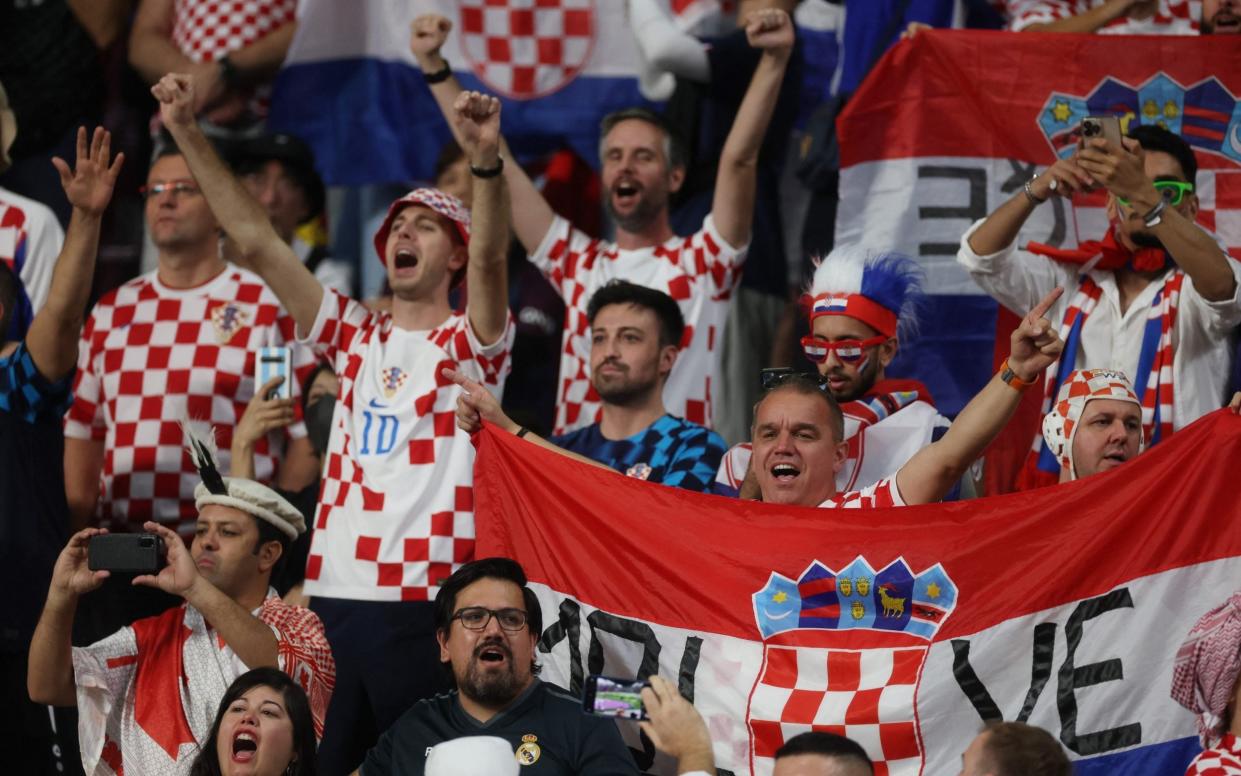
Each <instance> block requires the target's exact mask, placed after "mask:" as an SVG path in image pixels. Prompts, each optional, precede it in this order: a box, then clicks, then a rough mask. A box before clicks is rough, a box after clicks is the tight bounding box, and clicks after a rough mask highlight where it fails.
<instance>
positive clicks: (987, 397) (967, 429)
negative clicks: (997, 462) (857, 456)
mask: <svg viewBox="0 0 1241 776" xmlns="http://www.w3.org/2000/svg"><path fill="white" fill-rule="evenodd" d="M1061 293H1062V289H1059V288H1057V289H1055V290H1054V291H1052V292H1051V293H1050V294H1048V295H1047V296H1045V297H1044V298H1043V300H1042V301H1040V302H1039V303H1038V305H1037V306H1036V307H1035V308H1034V309H1033V310H1031V311H1030V313H1029V314H1028V315H1026V316H1025V318H1023V319H1022V321H1021V325H1020V326H1018V327H1017V328H1016V329H1015V330H1014V331H1013V334H1012V338H1011V348H1012V349H1011V350H1010V351H1009V356H1008V360H1007V361H1006V362H1005V365H1004V369H1002V370H1001V371H1000V373H999V374H997V375H996V376H995V377H994V378H992V380H991V381H990V382H989V383H987V385H986V386H984V387H983V389H982V390H981V391H980V392H979V393H978V395H977V396H975V397H974V398H973V399H972V400H970V403H969V404H967V405H965V409H963V410H961V414H960V415H958V416H957V419H956V420H955V421H953V423H952V426H951V427H950V428H949V429H948V431H947V432H946V433H945V434H944V436H943V437H941V438H940V439H939V441H937V442H933V443H932V444H930V445H928V446H926V447H924V448H923V449H922V450H920V451H919V452H917V453H916V454H915V455H914V456H913V457H912V458H910V459H909V460H908V461H907V462H906V463H905V465H904V466H902V467H901V468H900V469H899V470H897V472H896V474H894V475H892V476H891V477H886V478H884V479H882V480H880V481H879V482H877V483H875V484H873V485H870V486H868V487H865V488H863V489H861V490H856V491H849V492H846V493H837V492H836V476H835V475H836V472H837V471H838V470H839V469H840V467H841V466H842V465H843V464H844V461H845V458H846V457H847V455H848V443H846V442H845V441H843V435H844V419H843V417H842V416H841V414H840V408H839V407H838V406H836V401H835V399H833V398H832V396H831V393H829V392H828V390H827V386H826V384H825V380H824V378H822V377H821V376H820V375H817V374H814V375H808V374H801V373H789V374H787V375H785V376H784V377H783V379H780V380H779V381H778V382H776V383H775V384H774V385H772V386H771V387H770V388H768V390H767V391H766V393H764V394H763V397H762V398H761V399H759V402H758V404H757V405H756V406H755V408H754V426H753V431H752V439H751V444H752V445H753V447H754V453H753V456H752V457H751V459H750V471H749V473H748V475H747V478H746V480H747V481H746V483H745V484H744V485H743V486H742V492H741V496H742V498H745V497H747V496H750V497H753V496H754V495H758V496H759V497H761V498H762V500H763V501H765V502H769V503H775V504H792V505H797V506H816V505H817V506H819V507H825V508H846V509H874V508H882V507H897V506H905V505H915V504H928V503H931V502H935V501H939V500H940V499H941V498H943V497H944V494H945V493H947V492H948V490H949V489H950V488H952V486H953V484H954V483H956V482H957V480H959V479H961V476H962V475H963V474H964V473H965V470H966V469H967V468H969V466H970V464H972V463H973V462H974V460H975V459H976V458H977V457H978V456H979V455H981V454H982V452H983V450H984V449H986V447H987V445H989V444H990V443H991V441H992V440H993V439H995V437H996V435H997V434H999V433H1000V431H1001V430H1002V429H1003V428H1004V426H1005V424H1006V423H1008V419H1009V418H1010V417H1011V416H1012V414H1013V412H1014V411H1015V410H1016V409H1017V405H1018V404H1020V403H1021V396H1022V393H1023V392H1024V390H1025V389H1026V388H1029V387H1030V386H1031V385H1033V384H1034V383H1035V382H1036V381H1037V380H1038V378H1039V376H1040V375H1041V374H1042V373H1043V370H1044V369H1046V368H1047V367H1048V366H1050V365H1051V364H1052V363H1054V362H1055V360H1056V358H1057V357H1058V356H1059V355H1060V351H1061V350H1062V349H1063V347H1064V343H1063V342H1062V341H1061V340H1060V335H1059V333H1058V332H1057V331H1056V329H1055V327H1054V326H1052V325H1051V323H1050V322H1049V321H1048V320H1047V319H1046V318H1044V317H1043V316H1044V313H1046V312H1047V310H1048V309H1049V308H1050V307H1051V305H1052V304H1053V303H1054V302H1055V301H1056V299H1058V298H1059V297H1060V294H1061Z"/></svg>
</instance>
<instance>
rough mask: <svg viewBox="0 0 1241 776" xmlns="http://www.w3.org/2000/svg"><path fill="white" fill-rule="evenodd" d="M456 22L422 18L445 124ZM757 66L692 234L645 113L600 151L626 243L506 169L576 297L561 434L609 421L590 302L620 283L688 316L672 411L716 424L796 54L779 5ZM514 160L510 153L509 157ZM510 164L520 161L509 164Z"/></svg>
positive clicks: (568, 299) (520, 219)
mask: <svg viewBox="0 0 1241 776" xmlns="http://www.w3.org/2000/svg"><path fill="white" fill-rule="evenodd" d="M451 28H452V23H451V22H449V21H448V19H446V18H444V17H442V16H434V15H428V16H420V17H418V18H417V19H415V20H414V24H413V37H412V40H411V49H412V50H413V53H414V55H415V57H417V59H418V64H419V66H420V67H421V68H422V71H423V73H424V76H425V79H426V81H427V83H428V85H429V87H430V89H431V93H432V94H433V95H434V96H435V99H436V102H437V103H438V104H439V106H440V109H441V111H442V112H444V114H445V115H446V116H448V115H451V114H450V110H449V109H450V108H451V106H452V103H453V100H454V99H455V98H456V95H457V94H458V93H459V92H460V91H461V87H460V85H459V84H458V83H457V81H456V79H454V78H453V77H452V69H451V68H450V67H449V64H448V62H447V61H445V60H444V58H443V57H442V56H441V55H440V48H441V47H442V46H443V44H444V41H445V40H446V38H447V37H448V32H449V30H450V29H451ZM745 30H746V37H747V40H748V41H749V44H750V46H752V47H754V48H756V49H760V50H761V52H762V53H761V55H760V56H759V61H758V65H757V67H756V68H755V70H754V75H753V77H752V78H751V79H750V81H749V88H748V89H747V90H746V93H745V97H744V98H743V99H742V101H741V105H740V108H739V109H738V110H737V114H736V118H735V119H734V120H733V123H732V128H731V130H730V131H729V133H728V138H727V140H725V142H724V146H723V150H722V151H721V152H720V155H719V159H718V172H717V175H716V183H715V193H714V196H713V199H712V207H711V213H710V215H708V216H707V217H706V219H705V220H704V221H703V224H702V228H701V229H699V230H698V231H697V232H695V233H694V234H691V235H689V236H679V235H677V234H676V233H675V232H673V230H672V227H671V225H670V222H669V212H668V200H669V197H670V196H671V195H672V194H673V193H675V192H676V191H678V190H679V189H680V187H681V185H682V183H683V182H684V180H685V158H684V151H683V150H682V147H681V144H680V143H679V142H678V141H677V138H676V137H675V136H674V134H673V132H672V131H671V129H670V127H669V126H668V124H667V122H666V121H665V120H664V119H663V117H662V116H660V115H658V114H655V113H652V112H651V111H649V110H645V109H642V108H630V109H627V110H622V111H618V112H616V113H613V114H611V115H609V116H607V117H606V118H604V120H603V124H602V127H601V130H602V140H601V142H600V146H599V151H600V157H601V162H602V182H603V192H604V202H605V205H606V207H607V210H608V213H609V215H610V216H611V219H612V221H613V223H614V224H615V226H616V233H615V242H608V241H604V240H595V239H592V238H590V237H589V236H588V235H586V234H585V233H583V232H581V231H580V230H578V229H575V228H574V227H573V225H572V224H571V223H569V221H568V220H566V219H564V218H561V217H560V216H558V215H557V214H556V213H555V212H554V211H553V210H552V209H551V207H550V206H549V205H548V203H547V201H546V200H545V199H544V198H543V197H542V196H541V195H540V194H539V192H538V191H537V190H536V189H535V188H534V185H533V184H532V183H531V181H530V178H529V177H528V176H527V175H526V174H525V173H524V172H523V171H522V170H521V167H520V166H518V165H517V164H506V165H505V167H504V175H505V177H506V178H507V180H508V184H509V188H510V190H511V191H512V200H511V203H512V215H513V228H514V231H515V232H516V233H517V237H518V239H519V240H520V241H521V243H522V245H523V246H524V247H525V248H526V250H527V251H529V253H530V260H531V261H532V262H533V263H534V264H535V265H536V266H538V268H539V269H540V270H541V271H542V272H543V274H544V275H545V276H547V278H548V280H549V281H550V282H551V283H552V285H553V286H555V287H556V290H557V291H558V292H559V293H560V295H561V297H562V298H563V299H564V300H565V305H566V312H565V322H564V323H565V326H564V329H565V330H564V341H563V348H562V351H561V352H562V355H561V359H560V381H559V389H558V390H559V393H558V395H557V398H556V422H555V426H554V432H555V433H557V434H565V433H568V432H569V431H573V430H576V429H579V428H583V427H585V426H589V425H590V424H592V423H596V422H598V421H599V420H600V419H601V418H602V413H603V401H602V399H601V397H600V396H599V395H598V394H597V393H596V392H595V389H594V388H593V387H592V385H591V381H590V354H591V334H590V324H589V319H588V316H587V311H586V304H587V302H588V300H589V299H590V298H591V297H592V296H593V295H594V292H595V291H596V290H598V289H599V288H600V287H601V286H603V285H604V284H605V283H607V282H608V281H609V280H612V279H614V278H620V279H622V280H628V281H629V282H631V283H636V284H638V285H642V286H647V287H648V288H654V289H658V290H659V291H662V292H664V293H666V294H668V295H669V296H671V297H672V298H673V299H675V300H676V302H677V304H678V305H679V306H680V308H681V313H682V315H683V317H684V319H685V333H686V341H685V342H683V343H681V344H682V346H683V347H682V351H681V355H680V358H678V359H677V363H676V367H675V368H674V369H673V370H672V373H671V374H670V375H669V377H668V382H667V384H666V385H665V387H664V404H665V405H666V406H667V409H668V411H669V412H670V413H672V414H673V415H676V416H678V417H682V418H685V419H686V420H689V421H691V422H693V423H700V424H702V425H705V426H708V427H710V426H711V425H712V404H711V397H712V395H713V393H715V392H718V389H716V390H715V391H713V386H718V385H720V380H721V378H720V374H721V370H720V350H719V346H718V345H719V342H720V341H721V339H722V336H721V335H722V334H723V327H724V322H725V320H726V319H727V318H728V307H729V304H730V303H731V300H732V294H733V290H734V288H735V286H736V284H737V281H738V280H739V278H740V274H741V265H742V263H743V262H744V260H745V255H746V249H747V244H748V243H749V241H750V233H751V224H752V221H753V217H754V197H755V194H754V192H755V180H756V177H757V169H758V156H759V148H760V146H761V145H762V141H763V136H764V135H765V134H766V131H767V126H768V125H769V124H770V122H771V116H772V114H773V112H774V111H775V107H776V102H777V98H778V97H779V94H780V84H781V83H782V81H783V78H784V71H785V68H786V67H787V65H788V62H789V58H790V56H791V54H792V50H793V42H794V34H793V23H792V21H791V20H790V19H789V17H788V14H786V13H785V12H784V11H782V10H779V9H774V8H768V9H763V10H759V11H755V12H753V13H751V14H750V15H749V16H748V17H747V19H746V25H745ZM504 155H505V156H510V154H509V153H508V150H507V149H505V150H504ZM510 158H511V156H510Z"/></svg>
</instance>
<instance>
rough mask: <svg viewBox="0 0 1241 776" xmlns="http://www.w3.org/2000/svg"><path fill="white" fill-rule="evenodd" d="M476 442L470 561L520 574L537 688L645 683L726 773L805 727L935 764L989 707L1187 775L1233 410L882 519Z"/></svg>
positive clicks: (1103, 763) (1140, 764)
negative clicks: (1190, 644)
mask: <svg viewBox="0 0 1241 776" xmlns="http://www.w3.org/2000/svg"><path fill="white" fill-rule="evenodd" d="M477 444H478V458H477V461H476V471H475V499H476V501H475V503H476V509H477V512H476V514H477V516H478V524H477V529H478V553H479V554H480V555H483V556H488V555H505V556H509V557H513V558H515V559H517V560H518V561H520V562H521V563H522V565H523V566H524V567H525V569H526V572H527V574H528V576H529V578H530V581H531V587H532V588H533V589H534V591H535V593H536V594H537V596H538V598H539V602H540V606H541V607H542V609H543V611H544V613H545V616H546V617H547V619H548V626H547V629H546V630H545V632H544V633H543V634H541V640H540V649H539V655H540V662H541V663H543V666H544V671H543V674H542V676H543V677H544V678H545V679H546V680H547V681H549V682H552V683H554V684H558V685H561V686H563V687H566V688H570V689H571V690H574V691H580V687H581V683H582V678H583V676H584V674H585V673H586V672H587V671H594V670H600V671H602V672H604V673H607V674H611V675H620V676H636V675H640V674H642V673H645V672H650V671H651V670H653V669H656V670H658V672H659V673H660V674H661V675H662V676H664V677H666V678H669V679H671V680H675V681H677V682H678V684H679V686H680V687H682V688H683V690H689V692H687V693H686V694H687V695H690V694H692V697H693V700H694V704H695V706H696V707H697V708H698V710H699V711H700V712H701V713H702V714H703V716H704V717H705V718H706V720H707V724H708V727H709V729H710V730H711V733H712V737H713V739H714V741H715V744H716V749H715V752H716V764H717V766H718V767H719V768H721V769H722V770H726V771H730V772H732V773H735V774H751V775H762V774H770V772H771V769H772V758H771V755H772V754H773V753H774V750H775V748H776V747H778V746H779V744H780V742H782V741H784V740H787V739H788V738H789V737H791V736H793V735H796V734H797V733H799V732H801V731H803V730H815V729H817V730H828V731H832V732H840V733H843V734H844V735H848V736H850V737H853V738H854V739H855V740H858V741H859V742H861V743H862V744H863V746H865V747H866V749H867V751H868V752H869V753H870V755H871V757H872V758H874V759H875V760H876V762H877V763H878V764H879V766H880V767H879V768H878V769H877V772H882V773H887V774H893V775H897V776H915V775H917V774H938V773H951V772H955V770H956V769H957V768H958V767H959V762H960V759H959V758H960V755H961V750H962V748H963V747H964V745H965V743H967V742H968V741H969V740H971V739H972V738H973V736H974V735H975V734H976V733H977V731H978V729H979V727H980V723H981V722H982V721H983V720H984V719H987V720H990V719H996V718H999V717H1001V716H1003V717H1006V718H1009V719H1025V720H1026V721H1028V722H1030V723H1031V724H1034V725H1038V726H1039V727H1042V728H1044V729H1046V730H1050V731H1052V732H1053V733H1055V734H1056V735H1057V737H1058V738H1059V739H1060V740H1061V741H1062V742H1063V743H1064V744H1065V746H1066V749H1067V750H1068V751H1069V752H1070V756H1071V757H1072V758H1073V759H1074V760H1075V764H1074V767H1075V772H1076V773H1078V774H1085V776H1100V775H1102V774H1108V775H1109V776H1112V775H1114V774H1118V775H1119V776H1130V775H1132V776H1136V775H1137V774H1143V775H1146V774H1155V776H1180V774H1182V773H1184V769H1185V766H1186V764H1187V763H1188V761H1189V760H1190V759H1191V758H1192V757H1193V754H1194V750H1195V748H1196V747H1197V738H1196V735H1195V726H1194V720H1193V716H1192V715H1191V714H1190V713H1189V712H1187V711H1185V710H1184V709H1182V708H1181V707H1180V706H1178V705H1177V704H1176V703H1174V702H1173V701H1172V699H1171V698H1170V697H1169V693H1168V687H1169V682H1170V677H1171V670H1172V661H1173V656H1174V655H1175V652H1176V648H1177V646H1179V644H1180V642H1181V640H1182V639H1183V638H1184V635H1185V633H1187V632H1188V630H1189V628H1190V626H1191V625H1192V624H1193V623H1194V621H1195V620H1196V619H1197V618H1198V617H1199V616H1200V615H1201V614H1202V613H1203V612H1204V611H1206V610H1207V609H1209V608H1211V607H1212V606H1214V605H1215V604H1216V603H1217V602H1218V601H1217V599H1218V598H1222V597H1223V596H1224V595H1226V594H1227V591H1229V590H1231V589H1233V588H1234V587H1235V586H1236V585H1237V580H1238V579H1241V532H1236V531H1221V530H1219V526H1220V525H1221V524H1231V522H1232V521H1235V520H1238V519H1241V506H1239V505H1238V503H1237V501H1236V499H1235V497H1234V489H1233V488H1232V487H1231V479H1232V477H1233V474H1232V472H1231V464H1230V461H1233V460H1236V459H1237V457H1238V456H1241V418H1238V417H1236V416H1234V415H1230V414H1227V413H1225V412H1219V413H1215V414H1213V415H1210V416H1207V417H1206V418H1203V419H1202V420H1200V421H1199V422H1198V423H1195V424H1193V425H1191V426H1189V427H1187V428H1186V429H1184V430H1182V431H1180V432H1178V433H1177V434H1176V435H1174V436H1173V437H1172V438H1171V439H1169V440H1168V441H1167V442H1166V443H1164V444H1161V445H1159V446H1158V447H1155V448H1152V449H1151V450H1149V451H1147V452H1145V453H1143V454H1142V455H1141V456H1139V457H1138V458H1136V459H1134V460H1133V461H1130V462H1129V463H1127V464H1125V465H1124V466H1122V467H1119V468H1118V469H1116V470H1114V471H1111V472H1105V473H1103V474H1100V475H1096V476H1095V477H1091V478H1088V479H1085V480H1081V481H1078V482H1073V483H1067V484H1065V485H1061V486H1056V487H1052V488H1043V489H1040V490H1036V491H1031V492H1028V493H1024V494H1021V495H1018V496H1001V497H995V498H987V499H978V500H975V501H967V502H960V503H955V504H946V505H928V506H922V507H905V508H897V509H875V510H853V509H850V510H818V509H806V508H797V507H781V506H777V505H770V504H761V503H757V502H743V501H737V500H731V499H724V498H720V497H715V496H706V495H702V494H696V493H690V492H685V491H680V490H677V489H672V488H665V487H662V486H659V485H654V484H651V483H646V482H640V481H635V480H633V479H632V478H627V477H624V476H622V475H620V474H618V473H615V472H610V471H604V470H601V469H595V468H592V467H588V466H584V465H582V464H578V463H576V462H574V461H571V460H568V459H565V458H563V457H561V456H558V455H556V454H554V453H552V452H549V451H544V450H542V449H540V448H538V447H536V446H533V445H530V444H529V443H527V442H525V441H524V440H520V439H517V438H515V437H513V436H512V435H509V434H504V433H499V432H497V431H495V430H494V429H493V428H491V427H490V426H487V427H485V428H484V430H483V432H481V434H480V435H479V437H478V439H477ZM1204 449H1209V450H1211V451H1212V453H1213V454H1212V455H1210V456H1203V455H1200V454H1198V451H1200V450H1204ZM1168 515H1176V516H1177V519H1176V520H1169V519H1168V517H1167V516H1168ZM1221 521H1223V523H1222V522H1221ZM1205 591H1210V592H1209V593H1207V592H1205ZM1217 592H1218V594H1217ZM553 614H555V616H554V617H553ZM1027 666H1028V667H1029V669H1028V670H1027V669H1026V667H1027ZM622 732H623V734H624V735H625V736H626V738H627V739H628V741H629V743H630V745H631V747H633V748H634V749H635V750H636V751H646V750H645V749H644V748H643V746H642V743H641V742H640V741H639V737H638V735H637V730H636V729H635V728H631V727H629V726H628V725H624V726H623V727H622ZM671 768H672V764H671V763H669V762H667V761H666V760H664V759H661V758H660V757H658V756H657V757H656V758H655V759H654V760H653V761H652V762H651V767H650V772H654V773H672V772H674V771H673V770H671Z"/></svg>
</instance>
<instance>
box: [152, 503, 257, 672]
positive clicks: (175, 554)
mask: <svg viewBox="0 0 1241 776" xmlns="http://www.w3.org/2000/svg"><path fill="white" fill-rule="evenodd" d="M142 527H143V529H144V530H146V531H149V532H150V533H157V534H159V535H160V536H162V537H163V538H164V551H165V553H166V557H167V560H168V563H167V565H165V566H164V567H163V568H162V569H160V571H159V573H158V574H143V575H140V576H137V577H134V582H133V583H134V584H135V585H144V586H146V587H154V588H158V589H160V590H163V591H164V592H165V593H171V594H172V595H176V596H180V597H182V598H184V599H185V600H186V601H187V602H188V603H189V605H190V606H192V607H194V608H195V609H197V610H198V611H200V612H202V615H203V618H204V619H206V620H207V622H209V623H211V627H212V628H215V630H216V633H219V634H220V638H221V639H223V640H224V643H226V644H228V645H229V646H230V647H232V649H233V652H235V653H236V654H237V657H238V658H240V659H241V662H243V663H245V664H246V667H248V668H259V667H261V666H271V667H273V668H275V667H277V666H278V654H277V650H276V648H277V643H276V634H274V633H272V630H271V627H270V626H268V625H267V623H265V622H263V621H262V620H260V619H259V618H257V617H255V616H254V615H253V614H251V613H250V612H248V611H246V610H245V609H244V608H243V607H242V605H241V604H239V603H237V602H236V601H234V600H233V599H232V598H229V597H228V595H226V594H225V593H224V592H223V591H221V590H220V589H219V588H218V587H216V586H215V585H213V584H211V582H209V581H208V580H207V579H206V578H205V577H203V575H201V574H199V573H198V567H197V566H196V565H194V559H193V558H192V557H190V551H189V549H187V548H186V546H185V542H183V541H181V537H179V536H177V534H176V532H175V531H173V530H171V529H170V528H167V527H165V526H162V525H160V524H159V523H153V522H147V523H143V525H142Z"/></svg>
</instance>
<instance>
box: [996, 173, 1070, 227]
mask: <svg viewBox="0 0 1241 776" xmlns="http://www.w3.org/2000/svg"><path fill="white" fill-rule="evenodd" d="M1008 164H1009V166H1010V167H1012V168H1013V174H1012V175H1010V176H1008V178H1007V179H1005V181H1004V183H1002V184H1001V185H1000V191H1002V192H1003V193H1005V194H1012V193H1013V192H1014V191H1017V190H1018V189H1020V188H1023V187H1024V186H1025V185H1026V181H1028V180H1030V179H1031V178H1033V177H1034V174H1035V173H1036V172H1038V165H1035V164H1023V163H1022V162H1019V161H1017V160H1016V159H1009V160H1008ZM1051 211H1052V216H1053V217H1054V219H1055V221H1054V222H1053V223H1052V226H1051V234H1050V235H1048V236H1047V239H1046V240H1043V242H1044V243H1046V244H1047V245H1050V246H1052V247H1053V248H1059V247H1060V246H1061V245H1064V235H1065V232H1066V231H1067V229H1068V225H1067V221H1066V219H1065V215H1064V198H1063V197H1051Z"/></svg>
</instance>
